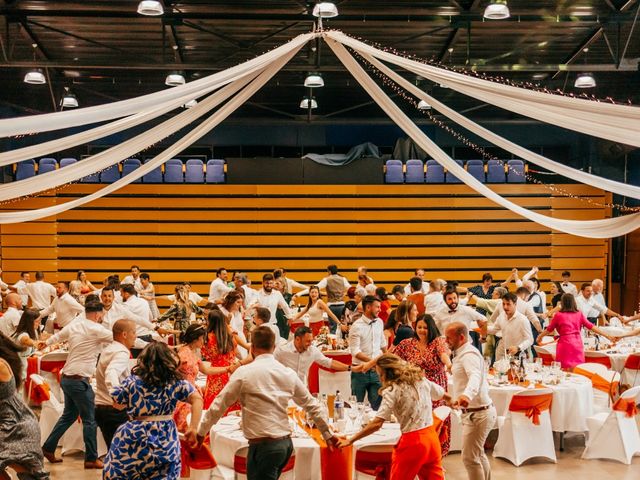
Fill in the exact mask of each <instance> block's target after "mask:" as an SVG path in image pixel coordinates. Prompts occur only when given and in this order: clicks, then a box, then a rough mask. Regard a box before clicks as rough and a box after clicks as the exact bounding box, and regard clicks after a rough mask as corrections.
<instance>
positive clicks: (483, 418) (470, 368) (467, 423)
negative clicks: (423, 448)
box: [445, 322, 497, 480]
mask: <svg viewBox="0 0 640 480" xmlns="http://www.w3.org/2000/svg"><path fill="white" fill-rule="evenodd" d="M445 337H446V338H447V343H448V344H449V346H450V347H451V351H452V352H453V366H452V368H451V373H452V376H453V392H452V395H451V398H452V399H454V402H453V406H454V408H459V409H460V411H461V412H462V463H464V467H465V469H466V470H467V475H468V476H469V480H489V479H490V478H491V465H490V464H489V459H488V458H487V455H486V454H485V453H484V444H485V441H486V440H487V437H488V436H489V432H491V429H492V428H493V426H494V425H495V423H496V418H497V415H496V408H495V407H494V406H493V402H492V401H491V398H490V397H489V384H488V382H487V371H486V369H485V365H484V358H482V354H481V353H480V352H479V351H478V349H477V348H475V347H474V346H473V345H472V344H471V343H469V330H468V329H467V326H466V325H465V324H464V323H461V322H452V323H450V324H449V325H448V326H447V328H446V330H445Z"/></svg>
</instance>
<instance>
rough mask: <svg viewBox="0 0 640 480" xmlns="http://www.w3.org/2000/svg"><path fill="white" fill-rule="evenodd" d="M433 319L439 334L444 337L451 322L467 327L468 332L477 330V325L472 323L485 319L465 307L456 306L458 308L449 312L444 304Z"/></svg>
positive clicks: (473, 310)
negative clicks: (460, 323)
mask: <svg viewBox="0 0 640 480" xmlns="http://www.w3.org/2000/svg"><path fill="white" fill-rule="evenodd" d="M433 319H434V320H435V322H436V326H437V327H438V330H440V333H441V334H443V335H444V331H445V330H446V328H447V326H448V325H449V324H450V323H452V322H462V323H464V324H465V325H466V326H467V328H468V329H469V331H471V330H473V329H474V328H477V324H474V322H478V321H482V320H486V317H485V316H484V315H482V314H481V313H480V312H478V311H476V310H475V309H473V308H471V307H467V306H466V305H458V308H456V309H455V310H454V311H451V310H449V306H448V305H447V304H446V303H445V304H444V306H442V308H440V310H438V311H437V312H436V313H435V315H434V316H433Z"/></svg>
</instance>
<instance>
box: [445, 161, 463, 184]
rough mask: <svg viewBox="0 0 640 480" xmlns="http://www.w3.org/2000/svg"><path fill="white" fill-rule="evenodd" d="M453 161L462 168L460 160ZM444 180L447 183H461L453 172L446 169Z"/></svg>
mask: <svg viewBox="0 0 640 480" xmlns="http://www.w3.org/2000/svg"><path fill="white" fill-rule="evenodd" d="M455 162H456V163H457V164H458V165H460V166H461V167H462V168H464V164H463V163H462V160H456V161H455ZM446 182H447V183H462V180H460V179H459V178H458V177H456V176H455V175H454V174H453V173H451V172H450V171H448V170H447V175H446Z"/></svg>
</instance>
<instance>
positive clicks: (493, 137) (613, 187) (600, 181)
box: [358, 52, 640, 199]
mask: <svg viewBox="0 0 640 480" xmlns="http://www.w3.org/2000/svg"><path fill="white" fill-rule="evenodd" d="M358 53H360V55H362V57H363V58H364V59H365V60H366V61H367V62H369V63H371V65H373V66H374V67H376V68H377V69H378V70H380V71H381V72H382V73H383V74H384V75H386V76H387V77H389V78H390V79H391V80H393V81H394V82H395V83H397V84H398V85H400V86H401V87H402V88H404V89H405V90H407V91H408V92H410V93H411V94H413V95H415V96H416V97H417V98H419V99H421V100H424V101H426V102H428V103H429V104H430V105H432V106H433V108H435V109H436V110H438V111H439V112H440V113H442V114H443V115H445V116H446V117H448V118H450V119H451V120H453V121H454V122H456V123H457V124H458V125H461V126H462V127H464V128H466V129H467V130H469V131H470V132H473V133H475V134H476V135H478V136H479V137H482V138H484V139H485V140H487V141H489V142H491V143H493V144H494V145H497V146H498V147H500V148H503V149H504V150H506V151H508V152H510V153H513V154H514V155H517V156H518V157H519V158H522V159H524V160H527V161H529V162H531V163H534V164H536V165H539V166H541V167H543V168H546V169H547V170H550V171H552V172H554V173H558V174H560V175H564V176H565V177H567V178H571V179H573V180H577V181H579V182H581V183H584V184H587V185H591V186H592V187H597V188H602V189H603V190H607V191H608V192H613V193H616V194H618V195H624V196H626V197H629V198H636V199H640V187H637V186H635V185H628V184H626V183H622V182H616V181H615V180H609V179H607V178H603V177H599V176H597V175H592V174H590V173H587V172H583V171H582V170H578V169H576V168H572V167H569V166H567V165H563V164H562V163H559V162H555V161H553V160H550V159H548V158H546V157H543V156H542V155H539V154H537V153H534V152H532V151H530V150H527V149H526V148H524V147H521V146H520V145H517V144H515V143H513V142H510V141H509V140H507V139H506V138H504V137H501V136H500V135H498V134H496V133H493V132H492V131H490V130H487V129H486V128H484V127H482V126H480V125H478V124H477V123H475V122H474V121H472V120H470V119H468V118H467V117H465V116H464V115H461V114H460V113H458V112H456V111H455V110H453V109H451V108H449V107H447V106H446V105H445V104H444V103H442V102H439V101H438V100H437V99H435V98H433V97H432V96H431V95H429V94H428V93H426V92H424V91H423V90H420V88H418V87H417V86H415V85H414V84H413V83H411V82H409V81H408V80H406V79H405V78H404V77H402V76H400V75H399V74H397V73H396V72H394V71H393V70H392V69H391V68H389V67H387V66H386V65H385V64H384V63H382V62H381V61H379V60H377V59H375V58H373V57H372V56H371V55H369V54H367V53H364V52H358Z"/></svg>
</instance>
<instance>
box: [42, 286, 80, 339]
mask: <svg viewBox="0 0 640 480" xmlns="http://www.w3.org/2000/svg"><path fill="white" fill-rule="evenodd" d="M83 311H84V307H83V306H82V305H80V304H79V303H78V301H77V300H76V299H75V298H73V297H72V296H71V295H69V283H68V282H58V283H56V298H54V299H53V302H51V305H49V306H48V307H47V308H45V309H44V310H40V318H44V317H48V316H49V315H51V314H52V313H55V314H56V319H55V324H56V325H57V326H58V327H59V328H61V329H62V328H64V327H66V326H67V325H69V324H70V323H71V322H72V320H73V319H74V318H76V316H78V315H79V314H80V313H82V312H83ZM45 329H46V331H47V332H49V333H53V330H54V322H52V321H51V320H49V321H47V324H46V325H45Z"/></svg>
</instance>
